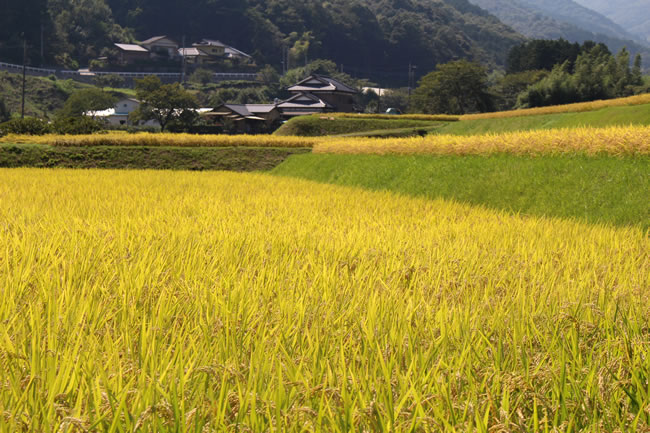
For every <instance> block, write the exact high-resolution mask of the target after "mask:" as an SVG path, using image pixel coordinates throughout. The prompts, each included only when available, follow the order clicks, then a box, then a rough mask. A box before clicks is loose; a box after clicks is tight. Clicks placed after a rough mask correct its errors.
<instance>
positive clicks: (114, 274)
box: [0, 169, 650, 432]
mask: <svg viewBox="0 0 650 433" xmlns="http://www.w3.org/2000/svg"><path fill="white" fill-rule="evenodd" d="M0 178H1V179H2V182H0V203H1V204H2V205H1V206H0V290H2V302H1V303H0V323H1V324H2V326H0V431H2V432H16V431H34V432H73V431H74V432H86V431H87V432H91V431H93V432H168V431H169V432H172V431H173V432H228V431H232V432H267V431H270V432H275V431H277V432H281V431H282V432H285V431H288V432H308V431H319V432H375V431H377V432H433V431H444V432H577V431H583V432H614V431H617V432H633V431H638V432H644V431H645V432H648V431H650V386H649V385H648V380H649V378H650V356H649V353H650V303H648V302H647V300H648V298H649V295H650V273H649V269H650V254H649V253H650V240H649V238H648V236H647V233H644V232H642V231H641V230H640V229H637V228H611V227H606V226H590V225H586V224H581V223H577V222H571V221H562V220H555V219H543V218H532V217H521V216H516V215H510V214H507V213H503V212H497V211H490V210H486V209H482V208H476V207H470V206H466V205H460V204H456V203H452V202H446V201H441V200H438V201H427V200H424V199H414V198H407V197H402V196H397V195H391V194H389V193H379V192H369V191H363V190H358V189H350V188H344V187H335V186H328V185H322V184H316V183H310V182H307V181H299V180H294V179H283V178H276V177H271V176H267V175H262V174H233V173H218V172H207V173H189V172H152V171H150V172H147V171H72V170H40V171H39V170H28V169H16V170H7V169H4V170H0Z"/></svg>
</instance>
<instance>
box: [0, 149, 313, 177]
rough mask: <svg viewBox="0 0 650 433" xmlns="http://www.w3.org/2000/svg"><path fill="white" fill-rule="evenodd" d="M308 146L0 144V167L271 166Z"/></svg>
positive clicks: (243, 168) (237, 168)
mask: <svg viewBox="0 0 650 433" xmlns="http://www.w3.org/2000/svg"><path fill="white" fill-rule="evenodd" d="M308 151H309V149H291V148H281V149H280V148H255V147H247V148H232V147H220V148H206V147H178V146H176V147H145V146H142V147H133V146H87V147H60V146H49V145H44V144H40V145H39V144H12V143H3V144H0V167H40V168H50V167H58V168H62V167H65V168H86V169H87V168H112V169H141V170H143V169H155V170H192V171H197V170H228V171H258V170H270V169H272V168H274V167H276V166H277V165H278V164H280V163H281V162H282V161H284V160H285V159H286V158H287V157H288V156H289V155H293V154H296V153H304V152H308Z"/></svg>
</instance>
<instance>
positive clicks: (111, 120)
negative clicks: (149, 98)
mask: <svg viewBox="0 0 650 433" xmlns="http://www.w3.org/2000/svg"><path fill="white" fill-rule="evenodd" d="M139 106H140V101H138V100H137V99H135V98H125V99H120V100H119V101H117V102H116V103H115V106H114V107H113V108H109V109H107V110H102V111H90V112H88V113H85V114H86V115H87V116H90V117H93V118H95V119H101V120H104V121H105V122H106V123H107V124H108V125H111V126H120V125H131V124H132V123H131V122H130V121H129V114H131V113H132V112H133V111H135V110H136V109H137V108H138V107H139ZM144 125H145V126H158V123H156V122H155V121H153V120H149V121H147V122H146V123H144Z"/></svg>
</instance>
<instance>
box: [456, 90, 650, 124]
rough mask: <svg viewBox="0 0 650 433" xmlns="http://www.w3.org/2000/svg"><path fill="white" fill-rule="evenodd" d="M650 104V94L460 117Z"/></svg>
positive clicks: (548, 112)
mask: <svg viewBox="0 0 650 433" xmlns="http://www.w3.org/2000/svg"><path fill="white" fill-rule="evenodd" d="M643 104H650V93H644V94H642V95H635V96H628V97H626V98H616V99H605V100H598V101H591V102H579V103H575V104H566V105H553V106H549V107H537V108H526V109H521V110H510V111H497V112H494V113H478V114H466V115H462V116H460V120H475V119H502V118H506V117H521V116H538V115H542V114H560V113H579V112H583V111H595V110H600V109H603V108H609V107H623V106H629V105H643Z"/></svg>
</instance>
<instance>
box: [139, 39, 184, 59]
mask: <svg viewBox="0 0 650 433" xmlns="http://www.w3.org/2000/svg"><path fill="white" fill-rule="evenodd" d="M140 46H141V47H144V48H146V49H147V50H149V53H150V54H151V57H153V58H164V59H173V58H176V57H177V56H178V54H179V53H178V43H176V42H175V41H174V40H172V39H170V38H168V37H167V36H154V37H152V38H149V39H147V40H146V41H142V42H141V43H140Z"/></svg>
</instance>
